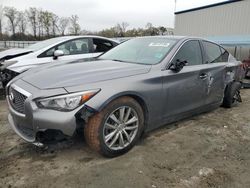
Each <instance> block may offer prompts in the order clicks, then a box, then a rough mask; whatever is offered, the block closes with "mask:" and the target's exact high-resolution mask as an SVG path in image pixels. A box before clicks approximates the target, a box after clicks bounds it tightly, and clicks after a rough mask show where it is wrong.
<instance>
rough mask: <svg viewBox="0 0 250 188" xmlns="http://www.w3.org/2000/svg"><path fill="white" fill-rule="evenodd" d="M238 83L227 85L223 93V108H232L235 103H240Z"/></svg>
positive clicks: (239, 85) (239, 86)
mask: <svg viewBox="0 0 250 188" xmlns="http://www.w3.org/2000/svg"><path fill="white" fill-rule="evenodd" d="M240 88H241V83H240V82H231V83H229V84H228V85H227V87H226V89H225V93H224V99H223V103H222V106H223V107H225V108H231V107H233V106H234V105H235V104H236V103H237V102H241V97H240Z"/></svg>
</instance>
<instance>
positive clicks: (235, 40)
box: [206, 35, 250, 46]
mask: <svg viewBox="0 0 250 188" xmlns="http://www.w3.org/2000/svg"><path fill="white" fill-rule="evenodd" d="M206 39H208V40H211V41H214V42H216V43H218V44H221V45H225V46H250V35H237V36H212V37H206Z"/></svg>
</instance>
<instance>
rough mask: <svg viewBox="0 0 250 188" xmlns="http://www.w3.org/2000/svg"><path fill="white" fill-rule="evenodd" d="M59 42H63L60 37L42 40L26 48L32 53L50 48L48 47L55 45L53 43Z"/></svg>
mask: <svg viewBox="0 0 250 188" xmlns="http://www.w3.org/2000/svg"><path fill="white" fill-rule="evenodd" d="M60 41H63V39H62V38H61V37H57V38H52V39H48V40H44V41H41V42H37V43H35V44H32V45H30V46H28V47H27V48H28V49H31V50H33V51H37V50H40V49H43V48H45V47H47V46H50V45H52V44H55V43H57V42H60Z"/></svg>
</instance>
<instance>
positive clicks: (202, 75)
mask: <svg viewBox="0 0 250 188" xmlns="http://www.w3.org/2000/svg"><path fill="white" fill-rule="evenodd" d="M207 76H208V75H207V74H206V73H202V74H200V79H202V80H204V79H206V78H207Z"/></svg>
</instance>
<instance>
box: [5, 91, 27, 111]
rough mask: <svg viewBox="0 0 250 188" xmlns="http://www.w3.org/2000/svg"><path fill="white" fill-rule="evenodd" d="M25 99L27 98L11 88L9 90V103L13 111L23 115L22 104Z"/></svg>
mask: <svg viewBox="0 0 250 188" xmlns="http://www.w3.org/2000/svg"><path fill="white" fill-rule="evenodd" d="M26 99H27V96H25V95H23V94H22V93H20V92H18V91H16V90H15V89H13V88H12V87H10V90H9V101H10V104H11V106H12V108H13V109H14V110H16V111H17V112H19V113H24V102H25V100H26Z"/></svg>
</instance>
